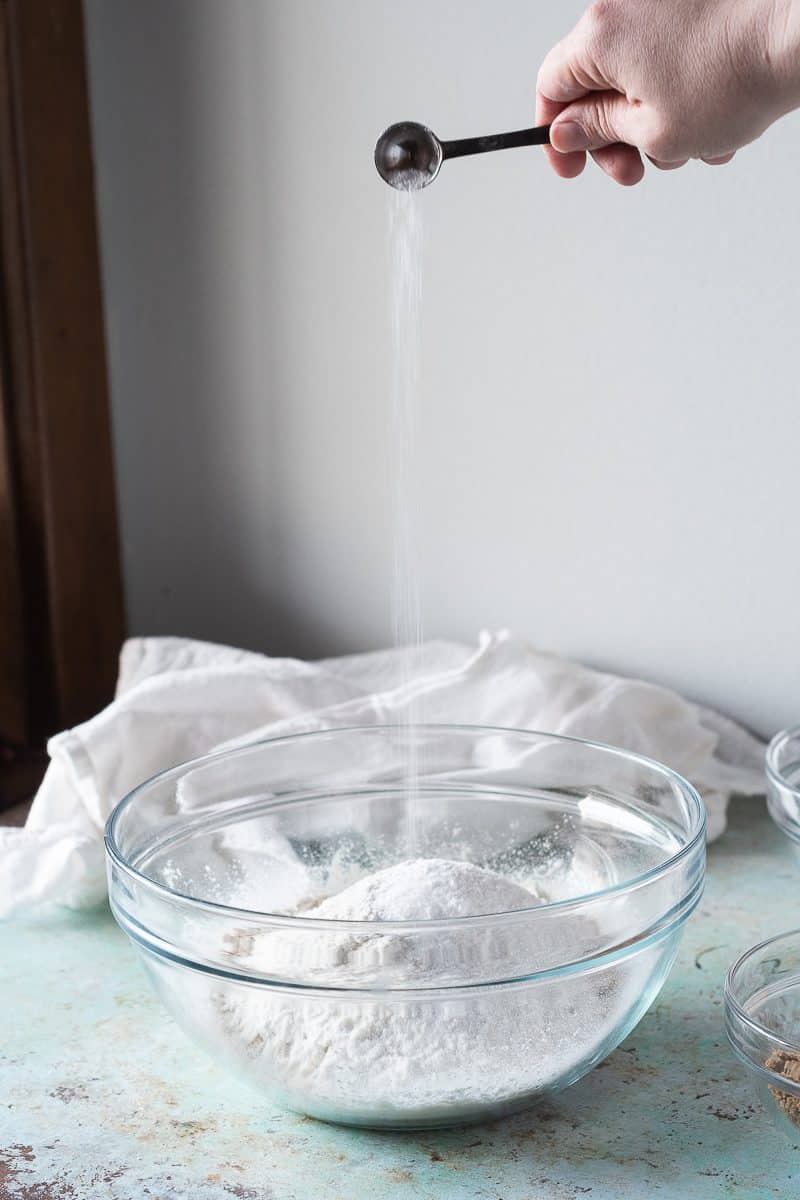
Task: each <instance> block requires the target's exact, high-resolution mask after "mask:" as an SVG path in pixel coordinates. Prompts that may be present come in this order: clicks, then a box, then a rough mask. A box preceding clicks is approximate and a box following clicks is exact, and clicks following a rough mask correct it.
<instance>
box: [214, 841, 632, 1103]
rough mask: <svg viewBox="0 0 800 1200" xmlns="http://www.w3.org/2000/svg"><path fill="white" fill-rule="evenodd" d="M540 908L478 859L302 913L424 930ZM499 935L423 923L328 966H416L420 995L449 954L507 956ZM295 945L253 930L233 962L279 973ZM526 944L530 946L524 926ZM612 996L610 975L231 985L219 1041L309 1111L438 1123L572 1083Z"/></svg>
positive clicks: (218, 1019) (337, 940)
mask: <svg viewBox="0 0 800 1200" xmlns="http://www.w3.org/2000/svg"><path fill="white" fill-rule="evenodd" d="M542 899H544V897H543V896H542V895H541V894H535V893H534V892H533V891H530V890H528V889H527V888H525V887H522V886H521V885H520V884H519V883H515V882H512V881H511V880H509V879H505V878H503V877H502V876H500V875H497V874H495V873H494V872H491V871H486V870H483V869H482V868H480V867H477V866H474V865H472V864H470V863H465V862H450V861H447V860H443V859H414V860H411V861H407V862H403V863H399V864H397V865H395V866H392V867H389V868H386V869H384V870H380V871H376V872H374V873H373V874H371V875H367V876H365V877H364V878H362V879H360V880H358V881H357V882H356V883H354V884H351V885H350V886H349V887H346V888H344V890H342V891H341V892H339V893H338V894H336V895H333V896H329V897H327V898H326V899H324V900H322V901H318V902H316V903H314V904H312V905H311V906H309V905H308V904H301V905H299V906H298V909H299V911H300V912H302V915H303V916H304V917H309V916H318V917H320V918H323V917H324V918H327V919H340V920H364V921H387V920H395V921H398V920H399V921H412V920H415V919H419V920H423V921H424V920H436V919H442V918H453V917H458V916H475V915H478V914H486V913H497V912H507V911H511V910H515V909H521V908H529V907H531V906H535V905H537V904H538V903H540V902H541V900H542ZM492 928H493V927H490V928H489V930H488V932H487V930H486V927H485V925H483V924H480V923H479V926H478V927H476V928H475V929H473V930H471V931H470V933H469V939H475V938H482V939H483V941H482V942H476V941H474V940H467V941H466V942H461V943H459V942H458V940H457V939H456V940H454V933H453V931H452V929H451V930H449V931H442V932H438V933H434V934H433V935H431V933H430V932H428V933H427V935H426V936H425V937H423V935H421V934H417V933H416V931H415V930H413V928H412V930H411V931H410V932H407V931H388V932H387V931H383V932H379V931H378V930H376V932H375V934H374V935H372V934H364V932H363V931H357V932H353V933H348V932H342V933H341V934H340V933H338V932H336V933H334V934H332V935H328V936H332V937H333V942H332V946H333V951H332V952H331V950H330V948H329V950H328V952H327V953H326V954H325V955H323V959H324V963H323V965H324V966H325V967H326V968H327V969H330V966H331V961H332V959H333V960H335V964H338V965H339V966H340V967H341V968H342V970H343V971H344V972H345V973H346V972H347V971H348V970H358V969H361V968H366V969H368V970H377V971H380V969H381V967H382V966H386V965H389V966H390V967H391V970H392V973H393V978H394V979H395V980H396V978H397V974H398V970H400V971H402V970H403V969H407V971H408V974H409V978H411V979H413V980H414V983H415V985H416V987H418V988H419V987H420V986H421V985H422V986H424V980H425V973H426V971H430V970H431V969H436V970H440V969H441V966H442V963H443V962H445V963H446V962H447V957H448V954H453V955H455V957H456V959H458V958H460V957H462V956H463V957H464V958H465V959H466V963H464V962H462V963H461V964H460V966H461V968H462V969H463V968H464V967H465V966H467V965H474V963H475V962H477V961H479V960H480V959H482V958H483V960H484V962H486V961H489V962H491V961H493V955H496V954H498V953H499V954H500V957H501V958H502V957H503V955H504V954H508V952H509V950H508V945H507V943H508V941H509V938H508V937H507V935H506V934H505V933H502V934H500V933H498V931H497V929H496V927H494V932H493V931H492ZM286 936H287V935H286V934H285V933H284V932H282V931H281V932H279V933H277V934H276V932H275V930H272V931H265V932H264V933H263V935H255V936H253V935H248V938H247V940H246V944H243V945H241V946H238V947H236V948H235V949H234V954H235V955H236V956H237V957H239V958H240V960H241V961H242V963H243V964H244V965H246V966H247V967H248V968H249V969H255V970H264V971H265V973H268V972H269V970H270V968H271V967H273V966H274V964H275V963H276V961H277V960H278V959H281V958H283V956H284V954H285V949H286V947H285V942H284V940H283V939H285V938H286ZM431 936H433V942H432V943H431ZM520 936H521V938H522V940H523V942H524V940H525V933H524V930H523V932H522V933H521V935H520ZM529 936H530V935H529ZM539 936H540V935H538V934H537V937H539ZM276 939H277V940H276ZM487 939H488V940H487ZM492 939H494V940H495V942H498V943H499V945H492V944H491V943H492ZM330 945H331V943H329V946H330ZM457 965H458V964H457ZM467 973H468V972H467ZM497 977H503V976H495V978H497ZM506 977H507V976H506ZM490 978H491V976H490ZM395 986H397V984H396V983H395ZM614 991H615V986H614V985H613V984H609V981H608V979H607V978H606V977H605V975H604V974H603V973H599V974H597V975H596V976H594V977H593V978H592V979H591V980H589V981H587V980H582V979H577V978H575V977H570V978H569V980H568V982H567V985H566V987H565V985H564V981H563V980H546V981H543V982H541V983H537V984H534V985H530V984H525V983H523V984H519V985H516V984H512V985H510V986H505V987H501V988H498V987H494V988H492V987H485V988H484V987H479V988H472V989H470V988H467V989H458V990H456V989H449V990H439V991H436V992H431V991H428V992H425V991H422V992H417V993H416V994H415V993H414V991H408V990H406V991H402V990H401V991H395V992H394V993H392V992H386V991H384V992H376V991H372V992H369V991H366V992H365V991H362V992H361V993H357V992H350V993H348V992H339V993H335V992H333V993H331V992H328V993H322V994H316V995H315V994H314V992H313V991H312V990H309V992H307V993H305V994H302V993H300V994H298V993H294V994H287V993H286V992H282V991H281V990H280V989H271V988H268V987H259V986H257V985H251V986H247V985H237V984H231V985H227V986H226V987H224V988H223V989H221V990H219V991H218V992H217V993H216V994H215V996H214V1001H213V1019H214V1022H215V1025H216V1027H217V1028H216V1036H215V1039H214V1040H216V1041H217V1042H219V1036H220V1035H221V1036H222V1040H223V1042H224V1045H225V1049H226V1052H227V1053H228V1054H231V1053H233V1055H234V1056H235V1057H237V1058H239V1059H240V1060H241V1062H242V1065H243V1066H244V1067H245V1069H246V1070H247V1072H248V1073H249V1074H250V1075H255V1076H256V1077H257V1078H258V1079H259V1080H261V1081H262V1082H263V1083H264V1084H265V1085H268V1086H272V1087H274V1088H277V1089H279V1090H280V1091H281V1092H282V1093H283V1095H284V1096H285V1097H286V1098H287V1099H288V1101H289V1103H293V1104H295V1105H296V1106H297V1107H299V1108H301V1109H304V1110H305V1111H310V1112H314V1113H317V1114H318V1115H323V1116H332V1117H336V1116H337V1115H338V1116H344V1117H347V1118H349V1119H355V1120H363V1121H366V1123H369V1122H370V1121H373V1122H375V1121H377V1122H379V1123H380V1122H389V1121H391V1120H392V1119H393V1118H396V1119H398V1120H401V1121H404V1122H407V1121H412V1122H413V1120H415V1119H419V1120H423V1121H426V1120H436V1119H437V1117H439V1116H450V1117H452V1115H453V1110H454V1109H456V1110H457V1111H458V1113H460V1114H463V1115H465V1116H467V1115H469V1114H470V1113H471V1112H473V1111H476V1110H477V1109H478V1108H479V1107H482V1106H484V1105H487V1104H493V1103H495V1104H508V1103H513V1102H514V1100H515V1099H517V1098H524V1097H525V1096H526V1094H530V1093H531V1092H534V1091H538V1090H540V1089H542V1088H545V1087H547V1086H548V1085H550V1084H552V1083H554V1082H555V1081H556V1080H559V1079H561V1078H563V1076H564V1075H565V1073H568V1072H569V1071H570V1070H571V1069H574V1068H575V1066H576V1065H577V1064H578V1063H580V1061H581V1059H582V1057H584V1056H585V1053H586V1045H587V1043H590V1044H591V1045H593V1046H596V1045H597V1044H598V1038H600V1037H602V1033H603V1025H604V1023H605V1022H606V1021H608V1020H609V1015H610V1014H608V1012H607V1010H608V1008H609V1005H608V997H609V996H613V994H614ZM613 1007H614V1005H611V1008H612V1009H613ZM220 1024H221V1028H220ZM209 1032H210V1031H209Z"/></svg>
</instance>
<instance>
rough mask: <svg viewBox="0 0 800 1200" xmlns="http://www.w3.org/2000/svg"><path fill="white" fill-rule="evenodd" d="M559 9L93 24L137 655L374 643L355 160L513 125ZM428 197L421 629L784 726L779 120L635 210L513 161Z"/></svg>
mask: <svg viewBox="0 0 800 1200" xmlns="http://www.w3.org/2000/svg"><path fill="white" fill-rule="evenodd" d="M580 9H581V4H580V3H578V2H574V0H570V2H568V3H567V2H564V0H559V2H558V3H556V0H550V2H549V3H545V2H544V0H538V2H535V0H501V2H500V3H498V0H469V2H464V0H403V2H402V3H401V2H399V0H224V2H223V0H169V2H168V3H165V2H164V0H136V2H135V3H134V2H132V0H88V3H87V24H88V39H89V50H90V66H91V86H92V97H93V106H94V132H95V148H96V158H97V183H98V193H99V202H100V217H101V236H102V249H103V256H104V271H105V288H106V304H107V310H108V317H107V320H108V336H109V343H110V360H111V375H112V392H113V404H114V421H115V435H116V444H117V459H118V479H119V489H120V499H121V520H122V534H123V543H124V554H125V569H126V576H127V596H128V608H129V617H130V625H131V629H132V631H133V632H138V633H144V632H150V633H164V632H170V633H179V634H188V635H193V636H201V637H206V638H210V639H218V640H227V641H230V642H234V643H239V644H245V645H249V646H252V647H256V648H262V649H265V650H267V651H270V652H275V653H289V654H298V655H316V654H322V653H335V652H340V651H341V652H344V651H349V650H355V649H360V648H368V647H372V646H377V645H380V644H385V643H387V642H388V640H389V638H390V636H391V633H390V621H389V595H390V580H391V546H390V512H389V508H390V479H389V465H390V446H389V419H390V412H389V397H388V382H389V357H388V316H387V306H388V262H387V249H386V224H387V203H388V199H389V194H388V192H387V190H386V189H385V187H384V185H383V184H381V183H380V181H379V180H378V177H377V175H376V173H375V170H374V167H373V165H372V148H373V145H374V142H375V138H376V136H377V134H378V133H379V132H380V131H381V129H382V128H383V127H384V126H385V125H387V124H389V123H390V122H392V121H394V120H398V119H401V118H404V117H409V118H412V119H420V120H422V121H424V122H426V123H427V124H429V125H430V126H431V127H432V128H433V129H435V130H437V131H439V132H440V133H441V134H442V136H444V137H457V136H462V135H469V134H476V133H486V132H494V131H497V130H500V129H506V128H516V127H518V126H520V125H524V124H527V123H528V122H529V121H530V119H531V116H532V104H533V94H534V84H535V76H536V70H537V67H538V63H539V61H540V59H541V57H542V56H543V54H544V53H545V51H546V50H547V49H548V48H549V46H550V45H551V44H552V42H553V41H555V40H556V39H557V38H558V37H559V36H560V35H561V34H563V33H564V32H566V30H567V28H568V27H569V26H570V24H571V23H572V21H573V20H574V18H575V17H576V16H577V15H578V13H579V11H580ZM421 203H422V205H423V208H424V224H425V234H426V259H425V291H424V300H423V305H424V339H425V346H424V357H423V393H424V395H423V416H422V428H421V444H420V450H419V454H420V461H421V466H422V476H423V480H422V484H421V488H420V506H421V511H422V525H423V544H422V549H421V554H422V566H423V573H424V575H423V590H424V608H425V624H426V629H427V632H428V633H429V634H430V635H437V636H449V637H453V638H464V639H470V640H471V639H473V638H474V636H475V634H476V632H477V631H478V630H479V629H480V628H481V627H489V628H499V627H510V628H512V629H513V630H515V631H516V632H518V633H520V634H524V635H526V636H528V637H530V638H531V639H532V640H533V641H535V642H536V643H537V644H538V645H539V646H541V647H544V648H549V649H552V650H555V651H560V652H563V653H565V654H569V655H573V656H577V657H580V658H582V659H584V660H586V661H589V662H591V663H594V664H598V665H602V666H605V667H610V668H613V669H616V670H619V671H625V672H637V673H641V674H643V675H645V676H649V677H651V678H653V679H657V680H661V681H664V682H667V683H670V684H673V685H675V686H677V687H679V688H682V689H684V690H686V691H687V692H688V693H690V694H691V695H693V696H695V697H697V698H698V699H701V700H704V701H707V702H711V703H714V704H715V705H717V706H719V707H720V708H722V709H724V710H726V711H728V712H730V713H732V714H734V715H736V716H738V717H739V718H741V719H743V720H745V721H747V722H749V723H750V724H752V725H753V726H754V727H756V728H757V729H759V730H760V731H762V732H769V731H771V730H773V729H774V728H776V727H777V726H778V725H779V724H781V723H786V722H789V721H791V720H800V613H799V612H798V600H799V599H800V551H799V550H798V484H797V473H798V461H800V396H799V395H798V392H799V391H800V389H799V388H798V350H800V339H799V338H798V327H799V324H800V287H799V286H798V276H799V275H800V220H799V219H798V217H799V215H800V118H799V117H798V116H794V117H792V118H789V119H788V120H786V121H785V122H784V123H783V125H782V126H780V127H777V128H775V129H774V130H773V131H771V132H770V133H769V134H768V135H767V137H766V138H764V139H763V140H762V142H761V143H759V144H758V145H756V146H754V147H751V148H749V149H748V150H746V151H745V152H743V153H742V154H741V155H740V156H739V157H738V158H737V160H736V161H735V163H734V164H733V165H732V166H731V167H728V168H725V169H717V170H712V169H710V168H707V167H704V166H701V165H692V166H690V167H689V168H687V169H686V170H684V171H681V172H676V173H671V174H664V175H662V174H659V173H658V172H656V171H651V172H649V173H648V176H647V179H646V182H645V183H644V184H643V185H642V186H640V187H639V188H636V189H634V190H632V191H628V192H626V191H623V190H621V189H619V188H617V187H616V186H615V185H613V184H612V183H611V182H610V181H609V180H607V179H606V178H605V177H604V176H602V175H601V174H600V173H599V171H597V170H596V169H591V170H588V169H587V171H586V173H585V175H584V176H583V177H582V178H581V179H580V180H579V181H577V182H575V183H572V184H569V183H565V182H563V181H560V180H558V179H556V178H555V177H554V176H552V175H551V174H550V173H549V171H548V170H547V169H546V167H545V163H544V161H543V158H542V156H541V154H540V153H539V152H538V151H516V152H509V153H507V154H505V155H495V156H491V157H489V158H486V159H482V160H481V159H475V160H472V161H469V160H465V161H463V162H456V163H451V164H448V165H447V166H446V167H445V169H444V171H443V172H442V175H441V177H440V179H439V180H438V181H437V182H436V184H435V185H434V186H433V187H431V188H430V189H429V190H428V191H427V192H426V193H425V194H424V196H423V197H422V198H421Z"/></svg>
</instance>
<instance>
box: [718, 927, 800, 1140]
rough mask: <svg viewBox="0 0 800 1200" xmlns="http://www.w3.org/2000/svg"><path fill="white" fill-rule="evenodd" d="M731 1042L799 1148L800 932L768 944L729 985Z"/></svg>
mask: <svg viewBox="0 0 800 1200" xmlns="http://www.w3.org/2000/svg"><path fill="white" fill-rule="evenodd" d="M725 1025H726V1030H727V1034H728V1041H729V1042H730V1044H731V1047H732V1049H733V1051H734V1053H735V1054H736V1056H737V1058H739V1059H740V1061H741V1062H743V1063H744V1065H745V1067H746V1068H747V1070H748V1072H749V1073H750V1076H751V1079H752V1081H753V1084H754V1085H755V1088H756V1091H757V1092H758V1095H759V1097H760V1099H761V1102H762V1104H763V1105H764V1108H765V1109H766V1111H767V1113H768V1114H769V1116H770V1117H771V1118H772V1120H773V1122H774V1123H775V1124H776V1125H777V1126H778V1127H779V1128H780V1129H782V1130H783V1132H784V1133H785V1134H787V1136H788V1137H789V1138H790V1139H791V1140H792V1141H793V1142H794V1143H795V1144H800V929H796V930H793V931H792V932H791V933H782V934H780V935H778V936H777V937H773V938H769V939H768V940H767V941H765V942H761V943H760V945H758V946H754V947H752V949H750V950H748V951H747V952H746V953H745V954H743V955H742V957H741V958H740V959H739V960H738V961H737V962H736V963H734V965H733V966H732V967H731V969H730V971H729V972H728V977H727V979H726V981H725Z"/></svg>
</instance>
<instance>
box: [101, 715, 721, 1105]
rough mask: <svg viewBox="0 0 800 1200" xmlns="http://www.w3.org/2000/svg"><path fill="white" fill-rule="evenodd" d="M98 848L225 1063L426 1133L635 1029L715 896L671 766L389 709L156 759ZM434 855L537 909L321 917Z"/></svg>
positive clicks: (553, 1083)
mask: <svg viewBox="0 0 800 1200" xmlns="http://www.w3.org/2000/svg"><path fill="white" fill-rule="evenodd" d="M411 770H413V778H412V777H410V775H409V772H410V771H411ZM106 852H107V865H108V879H109V894H110V899H111V907H112V910H113V913H114V916H115V917H116V919H117V921H118V922H119V924H120V926H121V927H122V929H123V930H124V931H125V933H126V934H127V935H128V937H129V938H130V939H131V941H132V942H133V944H134V945H135V947H136V948H137V950H138V952H139V954H140V956H141V959H142V961H143V963H144V966H145V968H146V970H147V973H148V974H149V976H150V978H151V980H152V982H153V984H154V986H155V988H156V991H157V992H158V994H159V995H160V996H161V998H162V1000H163V1001H164V1003H165V1005H166V1006H167V1008H168V1009H169V1011H170V1013H171V1014H172V1015H173V1017H174V1018H175V1020H176V1021H177V1022H178V1024H179V1025H180V1026H182V1028H183V1029H184V1030H185V1031H186V1032H187V1033H189V1034H190V1035H191V1036H192V1037H193V1038H195V1039H196V1040H197V1041H198V1042H199V1043H200V1044H201V1045H203V1046H204V1047H205V1048H206V1049H207V1050H208V1051H210V1053H211V1054H212V1055H213V1056H214V1057H215V1058H216V1059H217V1060H218V1061H219V1062H220V1063H222V1064H224V1065H225V1066H227V1067H230V1068H232V1069H234V1070H236V1071H238V1072H239V1073H240V1074H241V1075H243V1076H244V1077H245V1078H246V1079H248V1080H249V1081H250V1082H252V1083H254V1084H255V1085H256V1086H257V1087H258V1088H259V1089H260V1090H261V1091H262V1093H263V1094H264V1095H266V1096H268V1097H269V1098H270V1099H271V1100H275V1101H278V1102H281V1103H283V1104H285V1105H287V1106H289V1107H290V1108H293V1109H296V1110H298V1111H301V1112H304V1113H307V1114H310V1115H312V1116H315V1117H320V1118H322V1119H324V1120H329V1121H336V1122H342V1123H347V1124H354V1125H364V1126H371V1127H376V1128H429V1127H435V1126H442V1125H448V1124H461V1123H463V1122H466V1121H471V1120H480V1119H490V1118H494V1117H497V1116H500V1115H503V1114H505V1113H509V1112H513V1111H516V1110H518V1109H520V1108H523V1107H525V1106H527V1105H528V1104H529V1103H531V1102H532V1101H533V1100H534V1099H536V1098H537V1097H539V1096H542V1095H544V1094H546V1093H548V1092H551V1091H553V1090H555V1089H559V1088H563V1087H566V1086H567V1085H569V1084H572V1083H574V1082H575V1080H577V1079H579V1078H580V1077H581V1076H582V1075H583V1074H584V1073H585V1072H586V1071H588V1070H589V1069H590V1068H591V1067H592V1066H594V1065H595V1064H596V1063H598V1062H599V1061H600V1060H601V1059H603V1058H604V1057H605V1056H606V1055H607V1054H609V1053H610V1051H612V1050H613V1049H614V1048H615V1047H616V1046H617V1045H618V1044H619V1043H620V1042H621V1041H622V1039H623V1038H624V1037H625V1036H626V1034H627V1033H628V1032H629V1031H630V1030H631V1029H632V1028H633V1026H634V1025H635V1024H636V1022H637V1021H638V1020H639V1018H640V1017H641V1016H642V1014H643V1013H644V1012H645V1010H646V1009H647V1008H648V1006H649V1005H650V1003H651V1002H652V1000H653V998H654V997H655V995H656V994H657V992H658V991H659V989H660V987H661V985H662V983H663V981H664V979H665V977H666V975H667V972H668V970H669V968H670V966H671V964H672V962H673V959H674V957H675V953H676V950H677V946H678V942H679V938H680V935H681V931H682V927H683V923H684V921H685V920H686V918H687V917H688V915H689V914H690V912H691V911H692V910H693V908H694V907H695V905H696V904H697V902H698V899H699V897H700V894H701V891H702V886H703V878H704V868H705V816H704V810H703V805H702V802H701V800H700V798H699V796H698V795H697V793H696V792H695V791H694V789H693V788H692V787H691V786H690V785H689V784H688V783H686V782H685V781H684V780H683V779H681V778H680V777H679V776H678V775H676V774H674V772H672V771H670V770H668V769H667V768H666V767H663V766H660V765H659V764H658V763H655V762H652V761H650V760H648V759H645V758H641V757H639V756H637V755H635V754H628V753H625V752H623V751H621V750H615V749H613V748H611V747H607V746H601V745H595V744H592V743H589V742H582V741H578V740H575V739H571V738H562V737H555V736H551V735H549V734H541V733H529V732H519V731H513V730H505V729H488V728H478V727H469V726H434V725H417V726H407V727H402V728H396V727H375V726H372V727H368V728H360V729H335V730H326V731H321V732H315V733H309V734H303V735H295V736H290V737H283V738H275V739H273V740H270V741H265V742H260V743H257V744H253V745H250V746H247V747H245V748H243V749H236V750H232V751H229V752H225V753H221V754H217V755H213V756H211V757H208V758H204V759H199V760H196V761H195V762H191V763H187V764H185V765H184V766H180V767H176V768H174V769H173V770H170V771H167V772H165V773H164V774H162V775H159V776H156V777H155V778H154V779H152V780H150V781H149V782H148V783H145V784H143V785H142V786H141V787H139V788H137V789H136V791H134V792H132V793H131V794H130V795H129V796H128V797H127V798H126V799H124V800H123V801H122V802H121V803H120V804H119V805H118V807H117V808H116V809H115V811H114V813H113V814H112V816H111V818H110V820H109V822H108V825H107V828H106ZM419 857H423V858H431V857H434V858H439V859H448V860H456V861H458V862H461V863H471V864H474V865H475V866H477V867H480V868H482V869H484V870H489V871H492V872H494V873H495V874H499V875H501V876H503V877H505V880H506V881H507V882H508V883H509V884H517V885H521V886H523V887H525V888H526V889H527V891H529V892H530V894H531V902H530V904H529V905H527V904H526V905H525V907H521V908H519V907H513V908H511V909H510V911H502V912H486V911H485V908H484V911H483V912H482V913H480V914H468V915H463V916H461V915H459V916H455V917H451V916H448V917H446V918H442V917H439V918H438V919H435V920H421V919H416V920H403V921H398V920H393V921H377V920H358V921H355V920H330V919H328V920H323V919H320V917H318V916H317V917H315V916H314V915H313V905H314V903H315V902H318V901H319V899H320V898H321V897H324V896H326V895H330V894H333V893H336V892H337V891H338V890H340V889H341V888H343V887H346V886H348V885H350V884H352V883H353V882H354V881H357V880H358V879H360V878H362V877H363V876H364V875H366V874H368V873H370V872H373V871H376V870H378V869H381V868H385V867H389V866H391V865H394V864H398V863H400V862H405V861H407V860H409V859H414V858H419ZM503 886H506V884H504V885H503ZM526 899H527V897H526ZM523 903H525V902H524V901H523Z"/></svg>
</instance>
